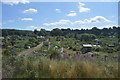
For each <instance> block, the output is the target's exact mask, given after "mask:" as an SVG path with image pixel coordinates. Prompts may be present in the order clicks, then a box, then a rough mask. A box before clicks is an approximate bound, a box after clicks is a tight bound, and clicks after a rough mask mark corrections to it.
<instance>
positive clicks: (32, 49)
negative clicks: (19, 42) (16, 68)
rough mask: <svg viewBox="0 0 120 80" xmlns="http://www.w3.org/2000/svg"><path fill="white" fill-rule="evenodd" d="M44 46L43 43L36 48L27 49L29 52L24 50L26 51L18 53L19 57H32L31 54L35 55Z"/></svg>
mask: <svg viewBox="0 0 120 80" xmlns="http://www.w3.org/2000/svg"><path fill="white" fill-rule="evenodd" d="M42 46H43V42H42V43H41V44H39V45H37V46H36V47H33V48H30V49H27V50H24V51H22V52H20V53H18V55H17V56H22V55H25V56H27V55H30V54H32V53H33V51H35V50H37V49H39V48H40V47H42Z"/></svg>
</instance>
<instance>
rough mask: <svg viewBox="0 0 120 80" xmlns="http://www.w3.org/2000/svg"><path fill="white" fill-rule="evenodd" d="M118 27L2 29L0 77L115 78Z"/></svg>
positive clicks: (119, 37) (118, 39)
mask: <svg viewBox="0 0 120 80" xmlns="http://www.w3.org/2000/svg"><path fill="white" fill-rule="evenodd" d="M119 31H120V27H115V26H113V27H112V28H103V29H98V28H97V27H94V28H92V29H81V30H78V29H75V30H71V29H69V28H68V29H58V28H56V29H53V30H51V31H47V30H45V29H41V30H40V31H38V30H34V31H24V30H15V29H2V37H1V38H0V39H1V40H2V42H3V44H1V45H2V54H3V58H2V59H3V78H118V77H119V76H118V73H119V72H118V58H119V57H118V56H119V53H120V45H119V44H120V42H119V41H120V36H119V35H118V33H120V32H119ZM83 44H89V45H91V51H90V52H87V50H86V52H85V53H84V54H83V52H82V51H83V49H84V46H83ZM20 54H21V55H20ZM25 54H28V55H25ZM18 55H19V56H18Z"/></svg>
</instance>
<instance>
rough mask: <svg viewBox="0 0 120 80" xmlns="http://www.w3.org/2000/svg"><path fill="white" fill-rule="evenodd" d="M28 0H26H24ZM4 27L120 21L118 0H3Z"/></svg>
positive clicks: (107, 24) (76, 26)
mask: <svg viewBox="0 0 120 80" xmlns="http://www.w3.org/2000/svg"><path fill="white" fill-rule="evenodd" d="M23 1H24V0H23ZM2 23H3V24H2V28H4V29H22V30H34V29H41V28H43V29H46V30H52V29H54V28H71V29H81V28H84V29H87V28H88V29H91V28H92V27H98V28H104V27H112V26H114V25H118V3H117V2H25V3H24V4H23V3H22V2H21V3H3V4H2Z"/></svg>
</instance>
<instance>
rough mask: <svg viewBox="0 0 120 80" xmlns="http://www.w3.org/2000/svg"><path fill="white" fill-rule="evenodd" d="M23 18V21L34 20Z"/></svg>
mask: <svg viewBox="0 0 120 80" xmlns="http://www.w3.org/2000/svg"><path fill="white" fill-rule="evenodd" d="M21 20H22V21H32V20H33V19H32V18H22V19H21Z"/></svg>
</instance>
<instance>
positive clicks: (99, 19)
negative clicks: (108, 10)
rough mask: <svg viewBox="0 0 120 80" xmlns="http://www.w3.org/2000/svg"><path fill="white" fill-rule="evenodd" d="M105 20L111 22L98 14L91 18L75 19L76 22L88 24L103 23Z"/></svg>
mask: <svg viewBox="0 0 120 80" xmlns="http://www.w3.org/2000/svg"><path fill="white" fill-rule="evenodd" d="M103 22H111V21H110V20H108V19H106V18H105V17H103V16H96V17H94V18H91V19H84V20H82V21H75V22H74V23H77V24H86V23H103Z"/></svg>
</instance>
